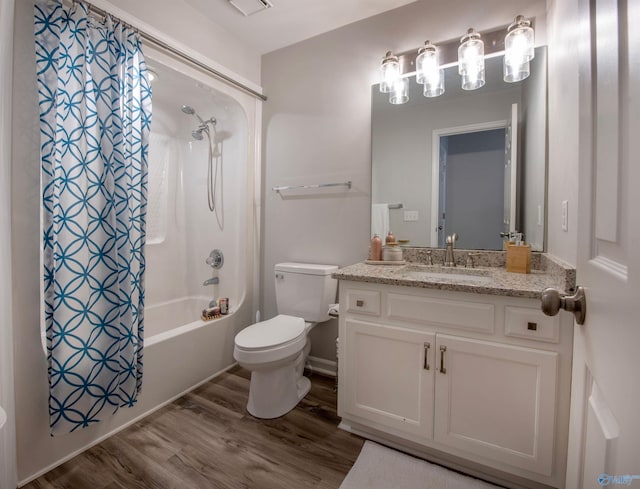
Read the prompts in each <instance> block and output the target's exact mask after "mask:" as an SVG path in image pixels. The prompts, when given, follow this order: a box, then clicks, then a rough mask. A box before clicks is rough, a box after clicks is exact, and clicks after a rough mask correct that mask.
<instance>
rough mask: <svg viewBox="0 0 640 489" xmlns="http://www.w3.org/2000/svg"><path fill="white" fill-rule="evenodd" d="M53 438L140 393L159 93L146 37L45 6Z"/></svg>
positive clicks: (41, 33) (41, 42)
mask: <svg viewBox="0 0 640 489" xmlns="http://www.w3.org/2000/svg"><path fill="white" fill-rule="evenodd" d="M34 27H35V44H36V63H37V76H38V91H39V104H40V131H41V149H40V152H41V163H42V205H43V263H44V311H45V325H46V331H47V353H48V361H49V389H50V391H49V415H50V425H51V433H52V434H54V435H55V434H59V433H66V432H70V431H74V430H76V429H78V428H82V427H86V426H89V425H91V424H95V423H97V422H99V421H100V420H102V419H104V417H105V415H110V414H111V413H115V411H117V409H118V408H119V407H121V406H132V405H133V404H134V403H135V402H136V399H137V396H138V393H139V391H140V387H141V385H142V345H143V306H144V280H143V279H144V269H145V258H144V245H145V217H146V208H147V154H148V147H149V130H150V123H151V89H150V85H149V80H148V77H147V70H146V66H145V61H144V57H143V55H142V50H141V44H140V39H139V36H138V35H137V33H135V32H134V31H133V30H132V29H131V28H129V27H127V26H125V25H123V24H122V23H120V22H118V21H116V20H112V19H110V18H106V19H102V20H96V19H93V18H91V17H89V16H88V15H87V8H86V6H85V5H84V4H82V3H74V5H73V6H72V7H70V8H67V7H63V5H62V3H61V2H60V1H56V0H36V2H35V15H34Z"/></svg>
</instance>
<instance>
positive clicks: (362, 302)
mask: <svg viewBox="0 0 640 489" xmlns="http://www.w3.org/2000/svg"><path fill="white" fill-rule="evenodd" d="M356 306H357V307H363V306H364V301H363V300H362V299H358V300H357V301H356Z"/></svg>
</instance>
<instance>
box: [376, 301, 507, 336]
mask: <svg viewBox="0 0 640 489" xmlns="http://www.w3.org/2000/svg"><path fill="white" fill-rule="evenodd" d="M387 297H388V311H387V313H388V315H389V318H390V319H401V320H410V321H416V322H420V323H430V324H438V325H443V326H448V327H450V328H456V329H464V330H467V331H478V332H481V333H489V334H491V333H493V325H494V322H495V306H494V305H493V304H484V303H481V302H469V301H456V300H450V299H437V298H434V297H420V296H413V295H400V294H389V295H388V296H387Z"/></svg>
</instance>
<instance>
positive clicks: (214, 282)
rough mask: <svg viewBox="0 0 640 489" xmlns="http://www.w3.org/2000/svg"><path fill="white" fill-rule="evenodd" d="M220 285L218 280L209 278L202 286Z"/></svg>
mask: <svg viewBox="0 0 640 489" xmlns="http://www.w3.org/2000/svg"><path fill="white" fill-rule="evenodd" d="M219 283H220V279H219V278H218V277H211V278H208V279H207V280H205V281H204V283H203V284H202V285H216V284H219Z"/></svg>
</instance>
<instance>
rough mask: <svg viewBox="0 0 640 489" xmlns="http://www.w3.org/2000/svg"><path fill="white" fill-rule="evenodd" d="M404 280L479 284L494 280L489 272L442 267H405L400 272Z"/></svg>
mask: <svg viewBox="0 0 640 489" xmlns="http://www.w3.org/2000/svg"><path fill="white" fill-rule="evenodd" d="M398 274H399V275H401V276H402V277H403V278H408V279H411V280H420V281H424V282H429V281H446V282H460V281H464V282H473V283H477V284H483V283H485V284H486V283H489V282H491V280H492V278H491V275H490V273H489V271H488V270H477V269H468V268H459V269H456V268H441V267H405V268H404V269H402V270H398Z"/></svg>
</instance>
